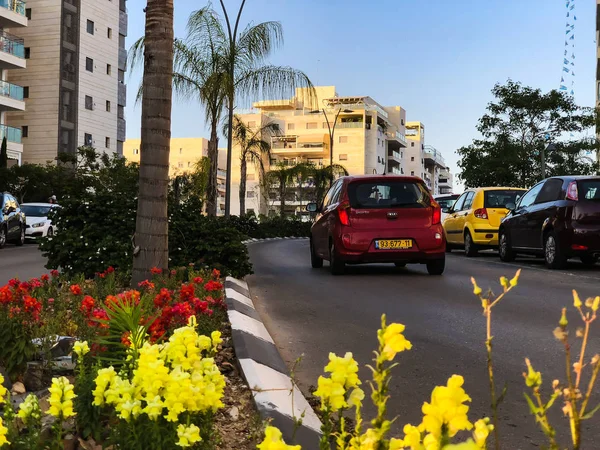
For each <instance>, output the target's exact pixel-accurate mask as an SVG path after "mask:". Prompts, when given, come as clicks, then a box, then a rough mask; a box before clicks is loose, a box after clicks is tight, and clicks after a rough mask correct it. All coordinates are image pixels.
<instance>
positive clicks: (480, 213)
mask: <svg viewBox="0 0 600 450" xmlns="http://www.w3.org/2000/svg"><path fill="white" fill-rule="evenodd" d="M473 215H474V216H475V217H477V218H478V219H487V218H488V213H487V209H485V208H479V209H476V210H475V211H473Z"/></svg>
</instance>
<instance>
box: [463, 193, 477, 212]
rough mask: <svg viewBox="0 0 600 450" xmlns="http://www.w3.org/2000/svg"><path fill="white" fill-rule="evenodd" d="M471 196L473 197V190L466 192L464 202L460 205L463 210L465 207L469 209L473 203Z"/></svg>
mask: <svg viewBox="0 0 600 450" xmlns="http://www.w3.org/2000/svg"><path fill="white" fill-rule="evenodd" d="M473 197H475V192H473V191H471V192H469V193H467V196H466V197H465V203H464V205H463V207H462V210H463V211H466V210H467V209H471V205H472V204H473Z"/></svg>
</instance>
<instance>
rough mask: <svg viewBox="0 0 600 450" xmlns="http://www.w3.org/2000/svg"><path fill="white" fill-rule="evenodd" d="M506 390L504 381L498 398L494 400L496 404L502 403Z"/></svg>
mask: <svg viewBox="0 0 600 450" xmlns="http://www.w3.org/2000/svg"><path fill="white" fill-rule="evenodd" d="M507 391H508V386H507V385H506V383H504V387H503V388H502V392H501V393H500V395H499V396H498V399H497V400H496V405H500V403H502V402H503V401H504V398H505V397H506V393H507Z"/></svg>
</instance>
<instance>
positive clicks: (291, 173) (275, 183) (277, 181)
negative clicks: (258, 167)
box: [266, 163, 299, 217]
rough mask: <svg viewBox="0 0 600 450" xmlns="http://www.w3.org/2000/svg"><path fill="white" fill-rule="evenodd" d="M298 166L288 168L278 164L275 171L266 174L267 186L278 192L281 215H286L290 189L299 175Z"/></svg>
mask: <svg viewBox="0 0 600 450" xmlns="http://www.w3.org/2000/svg"><path fill="white" fill-rule="evenodd" d="M298 170H299V169H298V167H297V166H286V165H284V164H282V163H278V164H277V165H276V167H275V168H274V169H271V170H269V171H268V172H267V174H266V180H267V186H268V188H269V190H270V189H271V188H274V189H276V190H277V198H278V200H279V202H280V203H279V214H280V215H281V216H282V217H283V216H284V215H285V201H286V197H287V195H288V193H289V192H290V190H289V188H290V186H292V184H293V182H294V179H295V178H296V176H297V175H298Z"/></svg>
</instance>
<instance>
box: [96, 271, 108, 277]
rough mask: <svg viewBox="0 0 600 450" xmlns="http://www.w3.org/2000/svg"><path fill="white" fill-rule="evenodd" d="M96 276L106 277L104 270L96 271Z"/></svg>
mask: <svg viewBox="0 0 600 450" xmlns="http://www.w3.org/2000/svg"><path fill="white" fill-rule="evenodd" d="M96 276H97V277H98V278H106V273H105V272H96Z"/></svg>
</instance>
